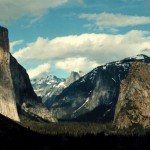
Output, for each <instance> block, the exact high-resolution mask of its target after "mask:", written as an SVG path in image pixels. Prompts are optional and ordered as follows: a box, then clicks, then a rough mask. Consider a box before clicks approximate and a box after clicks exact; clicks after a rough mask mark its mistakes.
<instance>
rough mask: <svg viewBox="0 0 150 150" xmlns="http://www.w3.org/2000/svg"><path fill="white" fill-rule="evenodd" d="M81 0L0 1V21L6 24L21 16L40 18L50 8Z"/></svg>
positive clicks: (80, 0)
mask: <svg viewBox="0 0 150 150" xmlns="http://www.w3.org/2000/svg"><path fill="white" fill-rule="evenodd" d="M73 1H76V2H82V0H0V14H2V15H0V21H1V23H2V22H3V23H7V22H10V21H13V20H16V19H18V18H19V17H22V16H29V17H35V16H41V15H43V14H44V13H46V12H47V11H48V9H50V8H55V7H58V6H61V5H64V4H66V3H69V2H73Z"/></svg>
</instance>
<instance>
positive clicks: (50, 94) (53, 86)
mask: <svg viewBox="0 0 150 150" xmlns="http://www.w3.org/2000/svg"><path fill="white" fill-rule="evenodd" d="M81 76H83V72H82V71H79V72H74V71H72V72H71V74H70V76H69V77H68V78H67V79H63V78H58V77H56V76H52V75H41V76H39V77H36V78H34V79H32V80H31V83H32V86H33V88H34V91H35V92H36V94H37V95H38V96H39V97H41V98H42V102H43V103H45V105H46V106H49V105H50V103H52V101H53V100H55V97H56V96H57V95H59V94H60V93H61V92H62V91H63V90H64V89H65V88H66V87H68V86H69V85H70V84H71V83H73V82H75V81H76V80H78V79H79V78H80V77H81Z"/></svg>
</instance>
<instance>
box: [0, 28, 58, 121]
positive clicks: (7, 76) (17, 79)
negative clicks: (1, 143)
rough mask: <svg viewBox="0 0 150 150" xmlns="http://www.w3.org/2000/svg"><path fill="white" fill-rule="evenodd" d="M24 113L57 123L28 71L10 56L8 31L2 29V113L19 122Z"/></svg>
mask: <svg viewBox="0 0 150 150" xmlns="http://www.w3.org/2000/svg"><path fill="white" fill-rule="evenodd" d="M16 106H17V107H16ZM17 110H18V111H17ZM22 111H23V112H24V113H27V114H28V115H30V116H32V117H35V118H42V119H43V120H46V121H52V122H55V121H57V120H56V119H55V118H54V117H53V116H52V114H51V113H50V112H49V111H48V109H47V108H46V107H45V106H44V105H43V104H42V103H41V101H40V100H39V99H38V97H37V95H36V94H35V92H34V90H33V88H32V86H31V83H30V79H29V76H28V74H27V72H26V70H25V69H24V68H23V67H22V66H21V65H20V64H19V63H18V62H17V61H16V59H15V58H14V57H13V56H12V55H11V54H10V52H9V40H8V30H7V29H5V28H3V27H0V113H1V114H3V115H5V116H7V117H9V118H11V119H14V120H17V121H19V117H18V113H19V114H20V113H21V112H22Z"/></svg>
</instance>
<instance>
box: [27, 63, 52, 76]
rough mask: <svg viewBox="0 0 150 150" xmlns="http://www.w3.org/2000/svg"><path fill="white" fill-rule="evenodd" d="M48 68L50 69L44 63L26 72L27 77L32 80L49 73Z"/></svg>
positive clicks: (48, 65)
mask: <svg viewBox="0 0 150 150" xmlns="http://www.w3.org/2000/svg"><path fill="white" fill-rule="evenodd" d="M50 68H51V66H50V64H48V63H45V64H42V65H39V66H37V67H36V68H34V69H30V70H28V75H29V77H30V79H33V78H35V77H37V76H39V75H40V74H43V73H46V72H49V71H50Z"/></svg>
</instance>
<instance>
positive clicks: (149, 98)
mask: <svg viewBox="0 0 150 150" xmlns="http://www.w3.org/2000/svg"><path fill="white" fill-rule="evenodd" d="M114 123H115V124H116V126H117V128H128V127H129V126H139V125H140V126H143V127H145V128H147V127H150V63H144V62H135V63H133V64H132V66H131V68H130V70H129V74H128V76H127V78H126V79H124V80H122V81H121V85H120V92H119V98H118V102H117V105H116V109H115V118H114Z"/></svg>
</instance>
